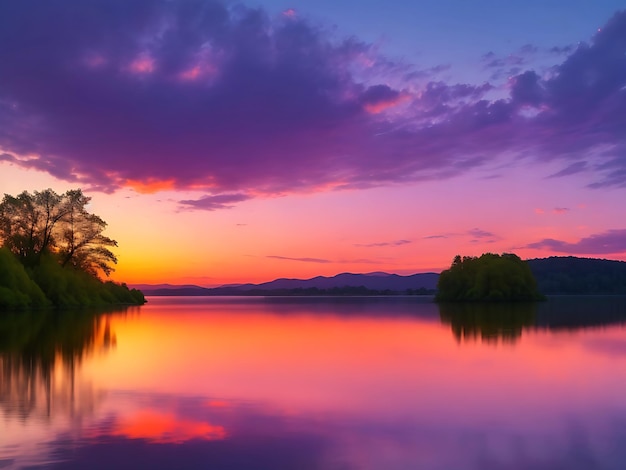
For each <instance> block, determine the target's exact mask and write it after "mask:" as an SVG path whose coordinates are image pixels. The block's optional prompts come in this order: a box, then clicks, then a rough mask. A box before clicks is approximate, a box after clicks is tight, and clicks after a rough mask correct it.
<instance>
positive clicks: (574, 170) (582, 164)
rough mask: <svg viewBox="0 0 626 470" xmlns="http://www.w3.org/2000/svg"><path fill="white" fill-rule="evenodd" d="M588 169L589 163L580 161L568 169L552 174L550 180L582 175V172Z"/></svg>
mask: <svg viewBox="0 0 626 470" xmlns="http://www.w3.org/2000/svg"><path fill="white" fill-rule="evenodd" d="M586 168H587V162H584V161H580V162H574V163H572V164H570V165H568V166H567V167H566V168H563V169H562V170H560V171H557V172H556V173H553V174H551V175H550V176H548V178H560V177H562V176H569V175H575V174H576V173H580V172H581V171H585V170H586Z"/></svg>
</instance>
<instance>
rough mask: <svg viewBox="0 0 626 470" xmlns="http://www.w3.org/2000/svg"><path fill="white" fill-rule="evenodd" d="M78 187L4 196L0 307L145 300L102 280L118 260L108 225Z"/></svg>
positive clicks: (0, 216) (135, 292) (0, 218)
mask: <svg viewBox="0 0 626 470" xmlns="http://www.w3.org/2000/svg"><path fill="white" fill-rule="evenodd" d="M90 199H91V198H89V197H87V196H85V195H84V194H83V192H82V191H81V190H80V189H75V190H69V191H67V192H65V193H64V194H57V193H56V192H54V191H53V190H51V189H46V190H43V191H34V192H33V193H29V192H27V191H24V192H22V193H21V194H19V195H17V196H11V195H8V194H5V195H4V198H3V199H2V202H1V203H0V310H14V309H29V308H45V307H57V308H58V307H94V306H105V305H117V304H143V303H145V298H144V296H143V294H142V293H141V292H140V291H138V290H136V289H129V288H128V287H127V286H126V285H125V284H118V283H115V282H112V281H103V280H102V279H101V278H102V276H104V277H108V276H109V275H110V274H111V272H112V271H113V265H114V264H116V263H117V258H116V257H115V255H114V254H113V252H111V250H110V248H112V247H115V246H117V242H116V241H115V240H113V239H111V238H109V237H107V236H105V235H104V234H103V231H104V229H105V228H106V226H107V224H106V222H104V220H102V219H101V218H100V217H98V216H97V215H95V214H91V213H89V212H88V210H87V205H88V204H89V201H90Z"/></svg>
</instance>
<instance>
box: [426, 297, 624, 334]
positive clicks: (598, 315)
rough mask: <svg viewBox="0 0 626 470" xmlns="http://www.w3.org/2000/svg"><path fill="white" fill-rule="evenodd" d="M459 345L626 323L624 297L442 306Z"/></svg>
mask: <svg viewBox="0 0 626 470" xmlns="http://www.w3.org/2000/svg"><path fill="white" fill-rule="evenodd" d="M438 308H439V317H440V319H441V323H442V324H444V325H449V326H450V328H451V330H452V334H453V336H454V338H455V339H456V341H457V342H459V343H463V342H473V341H481V342H483V343H486V344H491V345H497V344H498V343H509V344H513V343H515V342H516V341H518V340H519V339H520V338H521V337H522V333H523V331H524V330H531V331H532V330H541V329H547V330H551V331H564V330H567V331H577V330H584V329H589V328H600V327H605V326H610V325H621V324H625V323H626V298H625V297H623V296H597V297H596V296H584V297H580V296H579V297H575V296H561V297H559V296H555V297H551V298H550V299H549V301H547V302H528V303H527V302H517V303H507V302H498V303H493V302H465V303H441V304H438Z"/></svg>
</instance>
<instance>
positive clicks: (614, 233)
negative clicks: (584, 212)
mask: <svg viewBox="0 0 626 470" xmlns="http://www.w3.org/2000/svg"><path fill="white" fill-rule="evenodd" d="M527 248H536V249H541V250H549V251H553V252H557V253H568V254H571V255H576V254H584V255H604V254H615V253H624V252H626V229H614V230H608V231H606V232H603V233H598V234H594V235H590V236H588V237H586V238H582V239H580V240H579V241H578V242H575V243H569V242H565V241H562V240H555V239H553V238H544V239H543V240H541V241H538V242H535V243H531V244H529V245H527Z"/></svg>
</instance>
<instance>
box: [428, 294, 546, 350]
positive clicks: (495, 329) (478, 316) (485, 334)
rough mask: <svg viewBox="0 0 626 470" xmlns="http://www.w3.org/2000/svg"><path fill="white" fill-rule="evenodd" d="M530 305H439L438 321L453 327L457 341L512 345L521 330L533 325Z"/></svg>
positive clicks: (472, 303)
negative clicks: (479, 340) (499, 342)
mask: <svg viewBox="0 0 626 470" xmlns="http://www.w3.org/2000/svg"><path fill="white" fill-rule="evenodd" d="M535 312H536V304H533V303H475V302H471V303H442V304H439V316H440V318H441V322H442V323H444V324H449V325H450V326H451V327H452V333H453V334H454V337H455V338H456V339H457V341H459V342H460V341H461V340H464V341H467V340H473V341H475V340H477V339H478V338H480V339H481V340H482V341H484V342H487V343H494V344H495V343H497V342H498V341H500V340H501V341H502V342H507V343H513V342H515V341H516V340H517V339H518V338H519V337H521V335H522V328H524V327H528V326H532V325H534V323H535Z"/></svg>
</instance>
